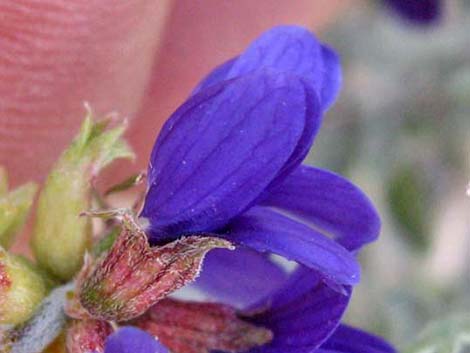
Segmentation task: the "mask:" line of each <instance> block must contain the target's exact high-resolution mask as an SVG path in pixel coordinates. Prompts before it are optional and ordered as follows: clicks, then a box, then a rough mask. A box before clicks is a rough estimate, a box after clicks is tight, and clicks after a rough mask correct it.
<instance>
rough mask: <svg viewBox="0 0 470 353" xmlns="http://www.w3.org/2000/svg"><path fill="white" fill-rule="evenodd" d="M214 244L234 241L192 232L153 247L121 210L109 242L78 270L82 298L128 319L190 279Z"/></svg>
mask: <svg viewBox="0 0 470 353" xmlns="http://www.w3.org/2000/svg"><path fill="white" fill-rule="evenodd" d="M214 248H232V246H231V244H230V243H229V242H228V241H226V240H223V239H220V238H213V237H205V236H190V237H185V238H181V239H179V240H176V241H174V242H172V243H169V244H167V245H164V246H161V247H154V248H151V247H150V245H149V243H148V240H147V236H146V234H145V233H144V231H143V230H142V228H141V227H140V225H139V224H138V223H137V222H136V221H135V220H134V219H133V217H132V216H131V215H130V214H123V215H122V230H121V233H120V234H119V236H118V238H117V240H116V242H115V243H114V245H113V247H112V248H111V249H110V250H109V252H108V253H106V254H104V255H103V256H102V257H101V258H100V259H99V260H98V262H97V263H96V265H95V266H94V268H93V270H91V271H89V270H88V269H85V271H86V272H89V274H88V275H86V276H83V277H82V276H80V282H81V283H79V288H78V296H79V299H80V302H81V304H82V306H83V307H84V308H85V309H86V310H87V311H88V312H89V313H90V315H91V316H92V317H94V318H96V319H100V320H113V321H118V322H119V321H126V320H129V319H132V318H134V317H136V316H139V315H141V314H143V313H144V312H145V311H146V310H147V309H148V308H149V307H150V306H152V305H153V304H155V303H156V302H157V301H159V300H161V299H163V298H165V297H166V296H167V295H168V294H170V293H171V292H173V291H175V290H177V289H179V288H181V287H182V286H183V285H185V284H186V283H188V282H191V281H193V280H194V279H195V278H196V277H197V276H198V274H199V270H200V267H201V263H202V261H203V258H204V256H205V254H206V253H207V252H208V251H209V250H211V249H214Z"/></svg>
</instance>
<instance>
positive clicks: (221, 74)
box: [192, 56, 238, 94]
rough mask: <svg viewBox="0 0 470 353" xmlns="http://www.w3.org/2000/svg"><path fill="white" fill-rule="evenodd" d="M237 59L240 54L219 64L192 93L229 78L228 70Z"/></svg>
mask: <svg viewBox="0 0 470 353" xmlns="http://www.w3.org/2000/svg"><path fill="white" fill-rule="evenodd" d="M237 59H238V56H237V57H234V58H232V59H230V60H227V61H226V62H224V63H223V64H221V65H219V66H217V67H216V68H215V69H214V70H212V71H211V72H210V73H209V74H208V75H207V76H206V77H204V79H203V80H202V81H201V82H199V84H198V85H197V87H196V88H195V89H194V90H193V92H192V94H196V93H198V92H199V91H201V90H203V89H205V88H207V87H210V86H212V85H214V84H217V83H220V82H222V81H225V80H226V79H227V75H228V72H229V71H230V69H231V68H232V66H233V64H234V63H235V61H236V60H237Z"/></svg>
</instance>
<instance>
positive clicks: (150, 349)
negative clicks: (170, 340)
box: [104, 327, 169, 353]
mask: <svg viewBox="0 0 470 353" xmlns="http://www.w3.org/2000/svg"><path fill="white" fill-rule="evenodd" d="M104 353H169V351H168V349H167V348H166V347H164V346H163V345H161V344H160V342H158V341H157V340H156V339H155V338H154V337H152V336H151V335H149V334H148V333H146V332H144V331H142V330H139V329H138V328H135V327H123V328H121V329H119V330H118V331H116V332H115V333H113V334H112V335H110V336H109V337H108V339H107V340H106V345H105V350H104Z"/></svg>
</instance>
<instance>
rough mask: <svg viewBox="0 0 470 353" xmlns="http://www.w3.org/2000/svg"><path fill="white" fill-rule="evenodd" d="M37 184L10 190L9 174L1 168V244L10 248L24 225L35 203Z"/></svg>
mask: <svg viewBox="0 0 470 353" xmlns="http://www.w3.org/2000/svg"><path fill="white" fill-rule="evenodd" d="M36 189H37V186H36V184H34V183H28V184H25V185H23V186H21V187H19V188H17V189H15V190H13V191H11V192H8V181H7V175H6V172H5V170H4V169H3V168H0V246H3V247H4V248H5V249H8V248H9V247H10V246H11V245H12V243H13V241H14V236H15V234H16V233H17V232H18V230H19V229H20V228H21V227H22V226H23V224H24V222H25V220H26V216H27V215H28V212H29V209H30V208H31V205H32V203H33V199H34V195H35V193H36Z"/></svg>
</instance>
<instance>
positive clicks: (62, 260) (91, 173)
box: [32, 112, 133, 281]
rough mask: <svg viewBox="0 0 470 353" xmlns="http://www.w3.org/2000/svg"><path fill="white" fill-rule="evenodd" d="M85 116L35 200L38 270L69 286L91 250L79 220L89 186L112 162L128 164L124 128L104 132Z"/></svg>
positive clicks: (86, 224) (85, 224) (85, 225)
mask: <svg viewBox="0 0 470 353" xmlns="http://www.w3.org/2000/svg"><path fill="white" fill-rule="evenodd" d="M109 123H110V119H108V120H103V121H100V122H96V121H94V120H93V118H92V116H91V113H90V112H89V113H88V116H87V117H86V119H85V121H84V123H83V125H82V127H81V131H80V133H79V134H78V136H77V137H76V138H75V140H74V141H73V142H72V144H71V145H70V147H68V148H67V149H66V150H65V152H64V153H63V154H62V156H61V157H60V159H59V160H58V161H57V162H56V164H55V166H54V169H53V170H52V172H51V173H50V174H49V176H48V177H47V180H46V183H45V186H44V189H43V190H42V192H41V194H40V196H39V203H38V211H37V217H36V224H35V228H34V233H33V239H32V247H33V251H34V253H35V255H36V258H37V260H38V262H39V263H40V265H41V266H42V267H43V268H45V269H46V270H47V271H48V272H49V273H51V274H52V275H53V276H55V277H57V278H59V279H61V280H64V281H66V280H69V279H70V278H72V277H73V276H74V275H75V274H76V272H77V271H78V270H79V269H80V268H81V266H82V263H83V255H84V254H85V252H86V250H87V249H89V248H90V246H91V223H90V220H89V219H88V218H86V217H79V214H80V213H81V212H83V211H85V210H88V209H90V207H91V180H92V178H93V177H95V176H96V175H97V174H98V173H99V172H100V170H101V169H102V168H104V167H105V166H106V165H108V164H109V163H111V162H112V161H113V160H115V159H117V158H132V157H133V154H132V151H131V150H130V148H129V147H128V145H127V144H126V143H125V142H124V140H123V139H122V134H123V133H124V130H125V125H124V124H120V125H119V126H117V127H114V128H109V127H108V125H109Z"/></svg>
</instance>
